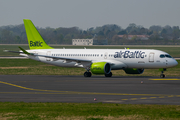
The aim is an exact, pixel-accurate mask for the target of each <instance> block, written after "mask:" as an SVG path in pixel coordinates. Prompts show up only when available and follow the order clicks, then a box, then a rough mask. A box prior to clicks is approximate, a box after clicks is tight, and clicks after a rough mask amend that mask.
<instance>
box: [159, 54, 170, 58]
mask: <svg viewBox="0 0 180 120" xmlns="http://www.w3.org/2000/svg"><path fill="white" fill-rule="evenodd" d="M159 57H160V58H165V57H167V58H172V57H171V56H170V55H168V54H165V55H164V54H161V55H160V56H159Z"/></svg>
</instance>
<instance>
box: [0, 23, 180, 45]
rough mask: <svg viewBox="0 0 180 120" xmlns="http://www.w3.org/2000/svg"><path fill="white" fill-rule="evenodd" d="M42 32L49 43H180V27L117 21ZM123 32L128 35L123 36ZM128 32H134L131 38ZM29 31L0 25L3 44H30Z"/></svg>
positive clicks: (0, 38) (21, 27) (22, 27)
mask: <svg viewBox="0 0 180 120" xmlns="http://www.w3.org/2000/svg"><path fill="white" fill-rule="evenodd" d="M37 29H38V31H39V33H40V34H41V35H42V37H43V38H44V40H45V41H46V42H47V44H67V45H71V44H72V39H91V38H94V39H97V40H104V39H107V40H108V44H109V45H137V44H138V45H143V44H144V45H147V44H150V45H151V44H152V45H169V44H171V45H179V44H180V29H179V26H172V27H171V26H169V25H166V26H164V27H162V26H159V25H152V26H150V27H149V28H144V27H143V26H140V25H136V24H134V23H131V24H129V26H128V27H127V28H126V29H123V28H122V27H121V26H118V25H115V24H108V25H103V26H99V27H96V28H94V27H91V28H89V29H87V30H82V29H80V28H78V27H70V28H63V27H59V28H50V27H46V28H39V27H37ZM119 35H121V36H122V35H123V36H125V37H119ZM128 35H134V37H132V38H131V39H129V38H128V37H126V36H128ZM136 35H147V36H148V40H141V39H139V38H138V37H136ZM27 43H28V42H27V38H26V31H25V28H24V24H20V25H15V26H13V25H9V26H2V27H0V44H27Z"/></svg>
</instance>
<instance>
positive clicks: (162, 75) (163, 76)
mask: <svg viewBox="0 0 180 120" xmlns="http://www.w3.org/2000/svg"><path fill="white" fill-rule="evenodd" d="M159 70H160V71H161V75H160V78H165V77H166V76H165V75H164V74H163V73H164V71H166V69H165V68H163V69H159Z"/></svg>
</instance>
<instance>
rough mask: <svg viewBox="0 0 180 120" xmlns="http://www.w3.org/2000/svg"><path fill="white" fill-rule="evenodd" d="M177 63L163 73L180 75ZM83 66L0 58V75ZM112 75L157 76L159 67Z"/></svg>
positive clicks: (73, 71) (72, 71)
mask: <svg viewBox="0 0 180 120" xmlns="http://www.w3.org/2000/svg"><path fill="white" fill-rule="evenodd" d="M177 61H178V63H179V65H177V66H176V67H173V68H169V69H167V71H166V72H165V75H167V76H180V74H179V73H180V60H177ZM84 72H85V69H84V68H66V67H57V66H52V65H48V64H45V63H42V62H38V61H34V60H31V59H0V75H82V76H83V74H84ZM112 73H113V75H114V76H159V75H160V71H159V69H145V71H144V73H143V74H140V75H135V74H131V75H129V74H126V73H125V72H124V71H123V70H112Z"/></svg>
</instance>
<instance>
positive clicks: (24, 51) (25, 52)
mask: <svg viewBox="0 0 180 120" xmlns="http://www.w3.org/2000/svg"><path fill="white" fill-rule="evenodd" d="M19 49H21V50H22V51H23V53H24V54H27V55H33V54H32V53H28V52H27V51H26V50H24V49H23V48H21V47H19Z"/></svg>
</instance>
